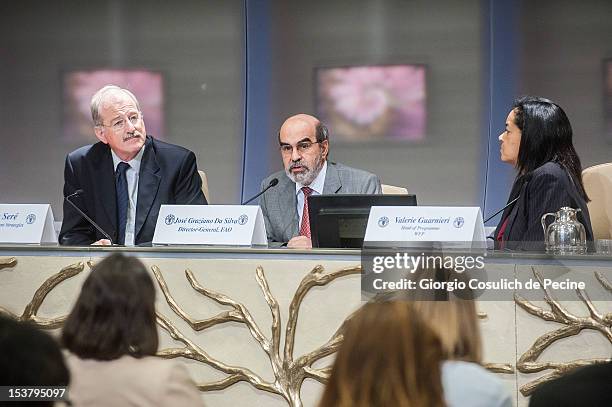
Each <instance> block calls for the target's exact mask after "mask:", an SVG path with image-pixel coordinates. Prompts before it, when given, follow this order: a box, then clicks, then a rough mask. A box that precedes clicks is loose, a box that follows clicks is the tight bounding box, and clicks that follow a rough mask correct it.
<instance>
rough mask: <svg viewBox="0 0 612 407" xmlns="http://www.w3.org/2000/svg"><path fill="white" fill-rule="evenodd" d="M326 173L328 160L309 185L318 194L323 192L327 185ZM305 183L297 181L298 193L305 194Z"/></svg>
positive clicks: (296, 191) (296, 189) (296, 190)
mask: <svg viewBox="0 0 612 407" xmlns="http://www.w3.org/2000/svg"><path fill="white" fill-rule="evenodd" d="M325 174H327V160H326V161H325V162H324V163H323V167H321V171H319V173H318V174H317V177H316V178H315V179H314V181H312V182H311V183H310V185H308V187H310V189H312V190H313V191H314V192H315V194H316V195H321V194H323V187H324V186H325ZM304 186H305V185H302V184H299V183H297V182H296V183H295V193H296V195H300V194H303V192H302V187H304Z"/></svg>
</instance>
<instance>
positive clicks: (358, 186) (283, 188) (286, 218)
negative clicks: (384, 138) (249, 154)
mask: <svg viewBox="0 0 612 407" xmlns="http://www.w3.org/2000/svg"><path fill="white" fill-rule="evenodd" d="M273 178H278V185H276V186H275V187H272V188H270V189H269V190H268V191H267V192H266V193H264V194H263V195H262V196H261V198H260V199H259V206H261V211H262V212H263V216H264V221H265V223H266V232H267V233H268V242H269V243H273V242H279V243H287V242H288V241H289V240H290V239H291V238H292V237H295V236H297V235H298V233H299V227H298V221H299V217H298V212H297V195H296V193H295V183H294V182H293V181H291V180H290V179H289V177H287V174H285V171H279V172H277V173H274V174H272V175H270V176H269V177H268V178H266V179H265V180H263V182H262V183H261V188H262V189H263V188H265V187H266V186H268V184H269V183H270V180H271V179H273ZM380 193H381V187H380V180H379V179H378V177H377V176H376V175H374V174H371V173H369V172H366V171H363V170H358V169H355V168H351V167H347V166H345V165H342V164H336V163H333V162H330V161H328V162H327V173H326V174H325V184H324V185H323V194H325V195H327V194H380Z"/></svg>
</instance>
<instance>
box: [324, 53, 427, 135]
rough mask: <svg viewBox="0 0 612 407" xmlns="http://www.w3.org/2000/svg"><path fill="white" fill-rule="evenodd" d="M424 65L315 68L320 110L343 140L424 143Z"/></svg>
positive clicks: (334, 131)
mask: <svg viewBox="0 0 612 407" xmlns="http://www.w3.org/2000/svg"><path fill="white" fill-rule="evenodd" d="M426 96H427V95H426V90H425V67H424V66H420V65H389V66H356V67H347V68H320V69H318V70H317V111H318V112H319V115H320V117H321V120H323V122H324V123H326V124H327V125H328V126H329V127H330V130H331V131H332V134H333V135H334V136H335V137H337V138H339V139H345V140H373V139H399V140H413V141H416V140H423V139H424V138H425V135H426Z"/></svg>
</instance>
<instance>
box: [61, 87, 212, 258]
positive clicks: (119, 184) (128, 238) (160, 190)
mask: <svg viewBox="0 0 612 407" xmlns="http://www.w3.org/2000/svg"><path fill="white" fill-rule="evenodd" d="M91 116H92V119H93V122H94V123H93V124H94V132H95V135H96V137H97V138H98V140H100V141H99V142H98V143H96V144H93V145H89V146H85V147H81V148H79V149H78V150H75V151H73V152H72V153H70V154H68V156H67V157H66V166H65V169H64V197H69V198H70V199H71V200H72V202H74V204H75V205H77V206H78V207H79V209H81V210H82V211H83V212H85V213H86V214H87V215H88V216H89V217H90V218H92V219H93V220H94V221H95V222H96V223H97V224H98V225H99V226H100V227H101V229H102V230H104V231H105V232H106V233H108V234H109V235H110V237H111V238H112V242H111V241H109V240H108V239H107V238H106V237H105V236H104V234H102V233H101V232H99V231H98V230H97V229H96V228H95V227H94V226H92V225H91V224H90V223H89V222H88V221H87V220H85V219H84V218H83V217H82V216H81V215H80V214H79V213H78V212H77V211H76V210H75V209H74V208H73V207H72V205H70V204H69V203H67V202H66V201H64V220H63V222H62V229H61V232H60V236H59V243H60V244H62V245H73V246H78V245H89V244H102V245H109V244H111V243H117V244H120V245H128V246H129V245H138V244H147V243H150V242H151V241H152V240H153V233H154V231H155V224H156V222H157V216H158V214H159V208H160V206H161V205H162V204H177V205H179V204H206V199H205V198H204V195H203V193H202V189H201V188H202V181H201V179H200V176H199V174H198V171H197V164H196V158H195V155H194V154H193V152H191V151H189V150H187V149H185V148H183V147H179V146H175V145H172V144H168V143H163V142H161V141H158V140H155V139H154V138H153V137H151V136H150V135H147V132H146V129H145V123H144V118H143V115H142V112H141V110H140V105H139V103H138V100H137V99H136V97H135V96H134V95H133V94H132V92H130V91H129V90H127V89H122V88H120V87H118V86H115V85H107V86H105V87H103V88H102V89H100V90H98V91H97V92H96V94H95V95H94V96H93V97H92V99H91Z"/></svg>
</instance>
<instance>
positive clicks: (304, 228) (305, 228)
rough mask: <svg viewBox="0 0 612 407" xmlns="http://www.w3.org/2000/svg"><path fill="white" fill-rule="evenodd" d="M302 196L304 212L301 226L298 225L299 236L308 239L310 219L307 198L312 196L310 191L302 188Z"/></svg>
mask: <svg viewBox="0 0 612 407" xmlns="http://www.w3.org/2000/svg"><path fill="white" fill-rule="evenodd" d="M302 193H303V194H304V210H303V211H302V224H301V225H300V236H306V237H310V219H309V216H308V197H309V196H310V194H312V189H311V188H308V187H302Z"/></svg>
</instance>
